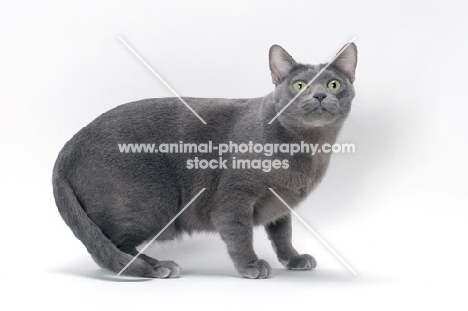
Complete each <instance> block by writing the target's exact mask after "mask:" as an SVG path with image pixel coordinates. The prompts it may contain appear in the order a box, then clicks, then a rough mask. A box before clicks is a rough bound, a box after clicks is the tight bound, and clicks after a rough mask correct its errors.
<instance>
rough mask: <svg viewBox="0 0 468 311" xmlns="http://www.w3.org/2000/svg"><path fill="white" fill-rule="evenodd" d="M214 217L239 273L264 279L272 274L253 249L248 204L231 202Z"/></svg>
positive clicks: (251, 221)
mask: <svg viewBox="0 0 468 311" xmlns="http://www.w3.org/2000/svg"><path fill="white" fill-rule="evenodd" d="M229 201H230V203H225V204H224V205H223V207H222V208H221V209H220V210H218V211H217V212H216V213H214V214H213V215H212V221H213V223H214V225H215V227H216V229H217V231H218V232H219V234H220V235H221V238H222V239H223V241H224V242H225V243H226V245H227V249H228V253H229V256H230V257H231V259H232V261H233V262H234V266H235V267H236V269H237V271H238V272H239V273H240V274H241V275H242V276H243V277H246V278H250V279H264V278H266V277H268V275H269V274H270V270H271V268H270V265H269V264H268V263H267V262H266V261H264V260H261V259H258V257H257V254H255V251H254V249H253V217H252V213H253V210H252V207H249V206H248V203H247V202H244V201H238V200H235V199H231V200H229Z"/></svg>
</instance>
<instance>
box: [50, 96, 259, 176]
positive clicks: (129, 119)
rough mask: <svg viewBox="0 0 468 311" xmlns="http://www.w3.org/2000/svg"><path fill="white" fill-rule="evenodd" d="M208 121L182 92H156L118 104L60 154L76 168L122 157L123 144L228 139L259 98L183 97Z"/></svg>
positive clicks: (89, 125) (82, 132)
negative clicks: (154, 95) (178, 94)
mask: <svg viewBox="0 0 468 311" xmlns="http://www.w3.org/2000/svg"><path fill="white" fill-rule="evenodd" d="M182 99H183V100H184V101H185V103H187V104H188V105H189V106H190V108H192V109H193V110H194V111H195V112H196V113H197V114H198V115H199V116H200V117H201V118H202V119H203V120H204V121H205V122H206V124H204V123H203V122H202V121H201V120H200V119H199V118H198V117H197V116H196V115H195V114H194V113H193V112H192V111H191V110H190V109H189V108H188V107H187V106H186V105H185V104H184V103H183V102H182V101H181V100H180V99H179V98H176V97H168V98H151V99H143V100H139V101H135V102H130V103H127V104H123V105H120V106H117V107H115V108H113V109H111V110H109V111H107V112H105V113H103V114H101V115H100V116H99V117H97V118H96V119H95V120H93V121H92V122H91V123H89V124H88V125H87V126H85V127H84V128H82V129H81V130H80V131H79V132H78V133H76V134H75V135H74V136H73V137H72V138H71V139H70V140H69V141H68V142H67V143H66V144H65V146H64V147H63V149H62V151H61V153H60V154H59V157H58V159H57V164H56V166H58V165H59V164H60V163H62V166H63V165H65V166H66V167H67V169H72V167H76V166H79V165H84V164H86V163H87V162H94V161H96V160H97V159H100V160H101V161H103V160H107V162H116V161H118V160H117V159H116V158H117V157H118V154H119V149H118V148H119V144H142V143H155V144H160V143H178V142H179V141H184V142H192V143H202V142H207V141H209V140H211V141H213V142H222V141H224V140H225V139H226V138H227V137H229V133H230V132H231V130H232V128H234V127H235V124H236V122H238V121H239V119H241V118H242V116H243V115H245V114H246V113H248V110H251V109H252V108H253V107H255V106H257V105H258V104H259V99H224V98H191V97H183V98H182Z"/></svg>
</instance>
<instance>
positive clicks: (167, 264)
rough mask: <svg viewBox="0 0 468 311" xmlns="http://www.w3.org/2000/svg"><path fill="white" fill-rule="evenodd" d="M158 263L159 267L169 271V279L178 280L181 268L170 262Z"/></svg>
mask: <svg viewBox="0 0 468 311" xmlns="http://www.w3.org/2000/svg"><path fill="white" fill-rule="evenodd" d="M159 263H160V264H161V266H163V267H166V268H167V269H169V270H170V271H171V274H170V275H169V277H170V278H178V277H179V276H180V271H181V270H182V268H181V267H180V266H179V265H178V264H176V263H175V262H173V261H172V260H167V261H160V262H159Z"/></svg>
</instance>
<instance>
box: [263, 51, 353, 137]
mask: <svg viewBox="0 0 468 311" xmlns="http://www.w3.org/2000/svg"><path fill="white" fill-rule="evenodd" d="M269 57H270V70H271V76H272V78H273V83H274V84H275V85H276V89H275V92H274V99H275V104H276V110H277V111H280V110H281V109H283V108H284V107H285V106H286V105H288V103H289V102H290V101H291V100H292V99H293V98H294V97H295V96H296V95H297V94H298V93H299V92H300V91H301V90H302V89H304V88H305V87H306V86H307V84H308V83H309V82H310V81H311V80H312V79H313V78H314V77H315V76H316V75H317V74H318V73H319V71H320V70H321V69H322V68H324V67H325V65H326V64H320V65H305V64H300V63H297V62H296V61H295V60H294V59H293V58H292V57H291V55H289V54H288V52H286V51H285V50H284V49H283V48H282V47H280V46H279V45H273V46H272V47H271V48H270V53H269ZM356 64H357V48H356V45H355V44H354V43H351V44H350V45H349V46H348V47H347V48H346V49H345V50H343V51H341V53H340V54H339V56H338V58H337V59H336V60H335V61H334V62H333V63H332V64H330V66H329V67H328V68H327V69H325V71H324V72H323V73H321V74H320V75H319V76H318V77H317V78H316V79H315V80H314V82H313V83H312V84H311V85H310V86H308V87H307V88H306V89H305V91H303V92H302V93H301V94H300V95H299V96H298V97H297V98H296V99H295V100H294V101H293V102H292V103H291V104H290V105H289V106H288V107H287V108H286V109H285V110H284V112H283V113H281V115H280V116H279V117H278V121H279V122H280V123H281V124H282V125H283V126H284V127H286V128H290V129H293V128H294V129H297V128H299V127H300V128H312V127H322V126H327V125H333V124H336V123H338V122H342V121H343V120H344V119H345V118H346V116H347V115H348V114H349V111H350V110H351V101H352V99H353V98H354V87H353V82H354V78H355V69H356Z"/></svg>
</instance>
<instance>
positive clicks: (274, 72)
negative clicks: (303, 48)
mask: <svg viewBox="0 0 468 311" xmlns="http://www.w3.org/2000/svg"><path fill="white" fill-rule="evenodd" d="M269 57H270V70H271V77H272V80H273V84H274V85H278V84H280V83H281V82H282V81H283V79H284V78H285V77H286V76H287V75H288V74H289V72H290V71H291V69H292V68H293V67H294V65H296V61H295V60H294V59H293V58H292V57H291V55H289V54H288V52H286V51H285V50H284V49H283V48H282V47H280V46H279V45H276V44H275V45H273V46H272V47H271V48H270V53H269Z"/></svg>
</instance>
